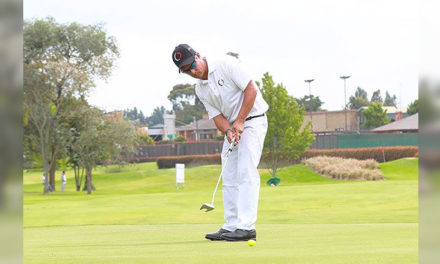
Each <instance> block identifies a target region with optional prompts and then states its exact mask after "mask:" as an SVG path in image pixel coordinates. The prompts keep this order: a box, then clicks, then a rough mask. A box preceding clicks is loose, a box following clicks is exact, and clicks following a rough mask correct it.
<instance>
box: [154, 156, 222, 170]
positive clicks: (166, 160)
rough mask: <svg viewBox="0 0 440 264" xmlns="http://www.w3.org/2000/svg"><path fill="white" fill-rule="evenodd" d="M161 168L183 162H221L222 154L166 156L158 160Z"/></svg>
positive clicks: (202, 163)
mask: <svg viewBox="0 0 440 264" xmlns="http://www.w3.org/2000/svg"><path fill="white" fill-rule="evenodd" d="M156 163H157V167H158V168H159V169H166V168H175V167H176V163H183V164H185V165H186V166H189V167H190V166H196V165H207V164H221V157H220V154H209V155H185V156H165V157H160V158H158V159H157V161H156Z"/></svg>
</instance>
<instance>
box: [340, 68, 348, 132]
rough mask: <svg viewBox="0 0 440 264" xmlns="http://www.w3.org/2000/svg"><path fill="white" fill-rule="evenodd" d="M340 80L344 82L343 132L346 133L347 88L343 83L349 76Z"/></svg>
mask: <svg viewBox="0 0 440 264" xmlns="http://www.w3.org/2000/svg"><path fill="white" fill-rule="evenodd" d="M339 78H341V79H342V80H344V112H345V131H347V88H346V85H345V82H346V80H347V79H348V78H350V76H349V75H348V76H341V77H339Z"/></svg>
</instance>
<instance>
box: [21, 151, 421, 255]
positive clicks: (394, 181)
mask: <svg viewBox="0 0 440 264" xmlns="http://www.w3.org/2000/svg"><path fill="white" fill-rule="evenodd" d="M417 164H418V160H417V159H415V158H408V159H402V160H397V161H393V162H387V163H384V164H380V169H381V170H382V172H383V173H384V176H385V178H386V180H384V181H377V182H362V181H338V180H333V179H328V178H324V177H321V176H319V175H317V174H315V173H314V172H313V171H311V170H310V169H309V168H307V167H305V166H303V165H294V166H290V167H288V168H284V169H283V170H281V171H280V174H279V177H280V178H281V185H280V186H279V187H269V186H266V185H265V184H264V183H265V181H266V180H267V179H268V178H269V177H270V176H269V173H268V171H266V170H260V172H261V174H262V187H261V192H260V207H259V220H258V222H257V244H256V245H255V246H254V247H249V246H248V245H247V243H242V242H222V241H220V242H211V241H207V240H205V239H204V235H205V233H207V232H212V231H216V230H217V229H218V228H219V227H220V226H221V224H222V223H223V211H222V201H221V194H220V193H218V195H217V199H216V209H215V210H214V211H212V212H209V213H204V212H202V211H199V207H200V205H201V204H202V203H203V202H206V201H208V200H210V198H211V194H212V191H213V188H214V187H215V183H216V181H217V177H218V174H219V173H220V166H218V165H209V166H201V167H195V168H189V169H187V170H186V172H185V173H186V175H185V176H186V179H185V188H184V189H179V190H177V189H176V188H175V186H174V170H173V169H165V170H158V169H157V168H156V164H155V163H144V164H137V165H130V166H126V167H124V168H122V169H119V168H118V167H107V168H100V169H98V170H96V171H95V172H94V184H95V185H96V188H97V191H96V192H94V193H93V194H92V195H86V194H85V193H84V192H79V193H78V192H76V191H74V188H75V187H74V179H73V172H71V171H68V173H67V175H68V184H67V188H66V190H67V191H66V192H64V193H61V192H59V191H57V192H56V193H52V194H49V195H42V184H41V172H38V171H32V172H24V175H23V181H24V206H23V211H24V261H25V263H236V262H237V263H417V260H418V255H417V242H418V241H417V236H418V233H417V232H418V231H417V230H418V224H417V221H418V219H417V211H418V208H417V205H418V201H417V190H418V187H417V183H418V182H417V172H418V166H417ZM57 180H59V174H57ZM59 186H60V183H59V182H57V190H58V189H60V187H59Z"/></svg>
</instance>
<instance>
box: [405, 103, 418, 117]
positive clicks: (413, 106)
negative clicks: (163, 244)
mask: <svg viewBox="0 0 440 264" xmlns="http://www.w3.org/2000/svg"><path fill="white" fill-rule="evenodd" d="M406 112H407V113H408V115H414V114H417V113H418V112H419V99H416V100H414V102H412V103H411V104H409V106H408V109H407V110H406Z"/></svg>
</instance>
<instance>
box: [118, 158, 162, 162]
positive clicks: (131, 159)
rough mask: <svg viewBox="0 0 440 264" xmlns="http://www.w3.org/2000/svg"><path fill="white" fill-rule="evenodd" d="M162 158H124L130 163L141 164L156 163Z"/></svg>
mask: <svg viewBox="0 0 440 264" xmlns="http://www.w3.org/2000/svg"><path fill="white" fill-rule="evenodd" d="M159 158H160V157H130V158H124V160H125V161H127V162H129V163H140V162H154V161H156V160H157V159H159Z"/></svg>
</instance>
